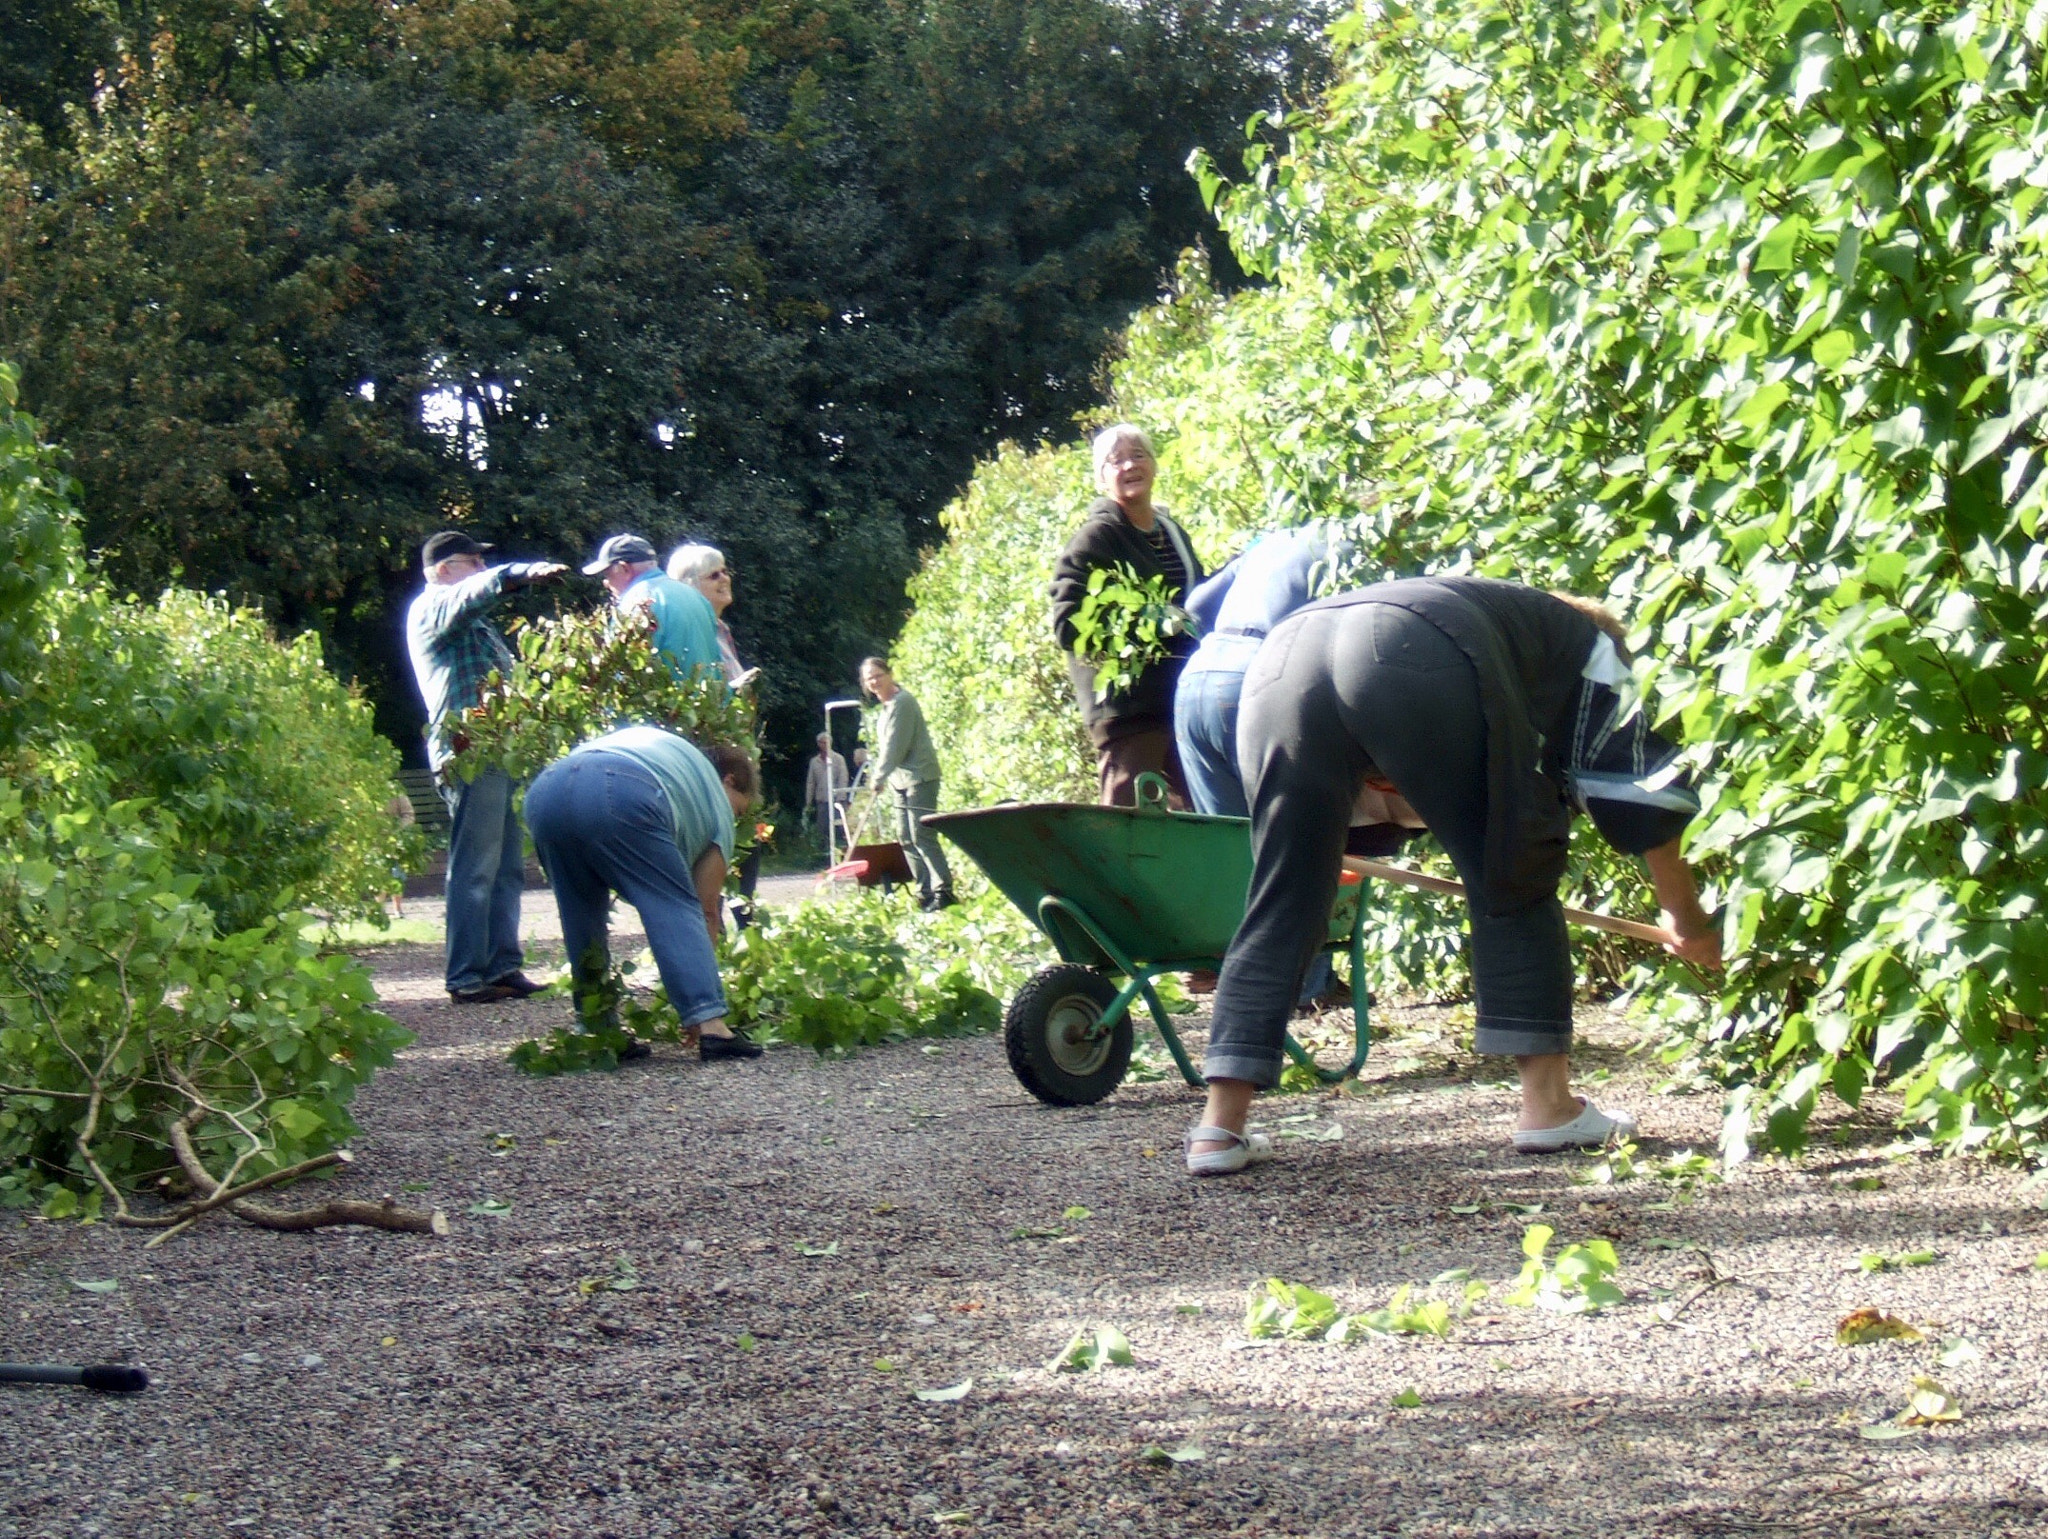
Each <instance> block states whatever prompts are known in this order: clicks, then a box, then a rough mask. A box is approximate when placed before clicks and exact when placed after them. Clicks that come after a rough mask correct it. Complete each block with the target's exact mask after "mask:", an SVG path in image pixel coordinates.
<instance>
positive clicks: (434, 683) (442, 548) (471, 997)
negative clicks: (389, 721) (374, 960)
mask: <svg viewBox="0 0 2048 1539" xmlns="http://www.w3.org/2000/svg"><path fill="white" fill-rule="evenodd" d="M490 548H491V547H490V546H488V545H479V544H478V543H477V542H476V541H475V540H473V539H471V538H470V537H469V536H468V535H466V534H464V533H462V532H461V531H460V530H459V529H444V530H442V531H441V533H439V534H436V535H432V536H430V537H429V538H428V540H427V542H426V544H425V545H424V546H422V547H421V549H420V564H421V565H422V566H423V567H425V569H426V576H427V586H426V589H425V591H424V592H422V593H421V594H420V595H419V597H418V598H416V599H414V600H413V601H412V606H411V607H410V608H409V609H408V610H407V611H406V616H405V641H406V648H407V650H408V651H409V652H410V653H411V655H412V671H413V677H414V678H416V679H417V680H418V681H419V686H420V695H421V697H422V698H423V699H424V700H425V701H426V705H427V762H428V763H429V764H430V765H431V766H432V767H433V770H434V778H435V780H436V781H437V782H438V783H439V785H440V788H441V796H442V798H443V799H444V800H445V801H446V802H447V803H448V812H449V816H450V819H451V820H452V821H451V826H450V828H449V831H448V904H447V928H448V961H447V984H448V997H449V998H450V999H452V1000H454V1001H455V1002H456V1003H457V1004H459V1005H481V1004H490V1003H492V1002H494V1001H496V1000H501V999H523V998H525V997H526V996H527V995H528V994H532V993H535V992H537V991H538V990H539V987H540V985H538V984H536V983H535V982H534V981H533V980H532V979H530V978H528V977H527V976H526V974H525V973H523V972H522V971H520V968H521V967H522V966H523V965H524V962H525V954H524V953H523V952H522V951H521V950H520V946H519V897H520V893H521V891H522V890H523V888H524V887H525V849H524V846H523V843H522V841H521V839H520V836H519V814H518V813H516V812H515V811H513V808H512V777H511V776H509V775H507V774H506V773H505V772H504V771H503V770H502V769H497V768H491V769H487V770H485V771H484V772H483V773H482V774H480V775H478V776H477V777H476V778H475V779H474V780H471V781H469V782H467V783H466V784H465V783H464V782H462V781H460V780H459V779H457V778H456V777H455V776H452V775H450V774H449V773H448V761H449V760H450V759H451V758H453V757H454V748H453V746H452V745H451V743H450V736H451V733H452V725H451V724H452V722H453V721H454V720H455V719H457V718H459V717H460V716H461V715H462V713H463V712H464V711H466V710H469V709H470V708H471V707H472V706H474V705H476V703H477V701H478V699H479V697H480V695H481V692H482V689H483V682H484V680H485V679H486V678H487V677H489V675H490V674H491V672H492V671H493V670H496V671H498V672H501V673H504V674H507V675H509V674H510V673H511V672H512V649H511V648H510V647H508V646H506V645H505V638H504V637H503V636H500V635H499V634H498V631H497V628H496V627H495V626H493V625H492V624H491V622H490V620H489V619H488V618H486V617H487V615H488V614H489V612H490V610H491V609H492V608H494V607H495V606H496V605H497V604H498V602H499V601H500V600H501V599H503V598H504V596H505V595H506V594H507V593H509V592H510V591H511V590H512V589H514V588H519V587H524V586H525V585H526V584H528V583H538V582H549V581H552V580H553V579H555V578H557V577H560V576H561V575H562V573H564V572H566V571H567V570H568V568H567V567H565V566H563V565H561V564H560V563H559V562H554V561H511V562H505V563H502V564H500V565H498V566H489V565H487V564H486V563H485V561H484V552H485V551H487V550H489V549H490Z"/></svg>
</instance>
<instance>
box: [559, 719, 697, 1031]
mask: <svg viewBox="0 0 2048 1539" xmlns="http://www.w3.org/2000/svg"><path fill="white" fill-rule="evenodd" d="M526 826H527V827H528V828H530V829H532V830H533V843H534V847H535V848H536V849H537V850H539V852H540V863H541V865H542V866H544V867H546V869H547V873H548V881H549V882H550V883H551V884H552V885H553V887H554V889H555V908H556V909H557V910H558V911H559V912H560V914H561V916H562V940H563V942H564V944H565V945H566V946H567V947H568V949H569V961H570V964H571V966H572V968H573V970H574V976H575V979H576V986H577V993H578V994H579V996H580V995H581V994H582V993H583V991H584V989H585V988H586V987H587V986H589V985H590V984H593V983H595V982H597V981H598V980H599V979H601V978H603V976H604V975H605V973H606V972H607V971H608V970H609V969H610V967H611V935H610V916H611V902H612V894H613V893H615V892H616V893H617V894H618V895H619V896H620V897H622V898H624V899H625V900H626V901H627V902H628V903H630V904H632V905H633V907H635V908H636V909H638V910H639V911H640V922H641V923H642V924H643V925H645V926H646V928H647V944H648V947H649V949H650V950H652V951H653V952H654V966H655V970H656V971H657V972H659V973H660V974H661V983H662V987H663V988H665V989H667V990H668V1000H669V1003H670V1004H671V1005H673V1006H675V1010H676V1014H677V1015H679V1016H680V1017H682V1022H683V1024H684V1025H685V1026H696V1025H700V1024H702V1023H703V1022H705V1021H709V1020H714V1019H716V1018H717V1017H719V1016H721V1015H724V1014H725V987H724V985H723V984H721V983H720V982H719V981H718V958H717V956H716V954H715V953H714V952H713V950H712V947H711V932H710V930H709V929H707V928H706V927H705V923H704V909H703V906H702V905H701V904H700V903H699V902H698V901H697V880H696V877H695V876H693V875H692V874H691V869H690V862H689V861H688V860H686V859H685V858H684V854H683V852H682V851H681V850H679V849H678V848H676V833H675V825H674V823H673V822H672V821H671V814H670V812H669V805H668V797H667V796H666V795H665V794H664V793H663V792H662V789H661V787H660V786H659V785H658V784H656V783H655V779H654V777H653V776H652V775H650V774H648V772H647V771H646V770H644V769H642V768H641V767H640V766H639V765H638V764H636V763H634V762H633V761H632V760H631V759H629V758H627V757H626V756H625V755H624V754H617V753H607V752H605V751H604V750H603V749H598V750H595V751H586V752H583V753H577V754H571V755H570V756H569V757H568V758H566V759H560V760H557V761H556V762H555V763H553V764H550V765H549V766H548V767H547V768H546V769H544V770H542V771H541V772H540V774H539V776H537V777H536V778H535V780H534V782H533V788H532V789H531V790H529V791H528V792H527V793H526ZM700 853H701V852H700Z"/></svg>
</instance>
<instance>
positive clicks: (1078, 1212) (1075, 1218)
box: [1060, 1202, 1095, 1224]
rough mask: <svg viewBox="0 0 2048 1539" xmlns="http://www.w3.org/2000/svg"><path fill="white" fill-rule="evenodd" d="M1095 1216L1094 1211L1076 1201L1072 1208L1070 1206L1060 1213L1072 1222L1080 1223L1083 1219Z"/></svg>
mask: <svg viewBox="0 0 2048 1539" xmlns="http://www.w3.org/2000/svg"><path fill="white" fill-rule="evenodd" d="M1094 1216H1095V1215H1094V1214H1093V1213H1090V1212H1089V1211H1088V1210H1087V1209H1086V1208H1084V1207H1082V1206H1081V1205H1080V1204H1079V1203H1078V1202H1077V1203H1075V1204H1074V1205H1073V1206H1072V1207H1071V1208H1068V1209H1067V1211H1066V1212H1064V1213H1062V1214H1061V1215H1060V1217H1061V1218H1063V1219H1065V1220H1066V1221H1067V1222H1068V1223H1070V1224H1078V1223H1080V1222H1081V1220H1082V1219H1084V1218H1093V1217H1094Z"/></svg>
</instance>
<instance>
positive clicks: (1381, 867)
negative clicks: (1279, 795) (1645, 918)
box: [1344, 855, 1678, 946]
mask: <svg viewBox="0 0 2048 1539" xmlns="http://www.w3.org/2000/svg"><path fill="white" fill-rule="evenodd" d="M1344 869H1345V870H1346V871H1353V872H1356V873H1357V874H1358V875H1360V876H1369V877H1372V878H1374V879H1375V880H1377V881H1382V882H1398V883H1400V884H1401V885H1402V886H1403V887H1420V888H1421V889H1422V890H1423V891H1424V892H1443V893H1449V894H1450V895H1451V896H1452V897H1456V898H1462V897H1464V896H1465V884H1464V883H1463V882H1453V881H1450V880H1448V879H1446V878H1444V877H1441V876H1425V875H1423V873H1422V872H1420V871H1410V870H1408V869H1407V868H1406V867H1404V866H1390V865H1388V864H1386V862H1384V861H1379V860H1365V859H1362V858H1361V857H1359V856H1356V855H1346V856H1345V857H1344ZM1564 917H1565V918H1567V919H1569V920H1570V921H1571V922H1572V923H1573V924H1582V925H1585V926H1586V927H1587V928H1588V929H1592V930H1605V931H1606V932H1607V933H1608V934H1609V935H1626V936H1627V937H1628V938H1629V939H1630V940H1640V941H1649V942H1651V943H1652V944H1654V945H1658V946H1668V945H1670V944H1671V943H1672V942H1673V941H1675V940H1677V938H1678V937H1677V936H1675V935H1673V934H1672V933H1671V932H1670V931H1669V930H1666V929H1661V928H1659V927H1658V926H1656V925H1653V924H1644V923H1643V922H1642V921H1641V920H1638V919H1617V918H1616V917H1615V916H1614V915H1612V914H1590V913H1588V912H1586V910H1584V909H1582V908H1568V909H1566V910H1565V911H1564Z"/></svg>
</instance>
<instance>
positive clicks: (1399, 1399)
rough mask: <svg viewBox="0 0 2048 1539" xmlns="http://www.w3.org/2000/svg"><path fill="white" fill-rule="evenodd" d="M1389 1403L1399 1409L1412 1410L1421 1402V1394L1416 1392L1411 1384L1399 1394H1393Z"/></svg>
mask: <svg viewBox="0 0 2048 1539" xmlns="http://www.w3.org/2000/svg"><path fill="white" fill-rule="evenodd" d="M1391 1404H1393V1405H1394V1406H1395V1407H1397V1408H1398V1409H1400V1410H1403V1411H1412V1410H1414V1409H1415V1408H1416V1407H1417V1406H1418V1405H1420V1404H1422V1396H1421V1395H1419V1394H1417V1393H1416V1392H1415V1389H1414V1388H1413V1386H1411V1387H1409V1388H1407V1389H1404V1390H1402V1391H1401V1393H1400V1394H1398V1395H1396V1396H1394V1398H1393V1400H1392V1402H1391Z"/></svg>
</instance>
